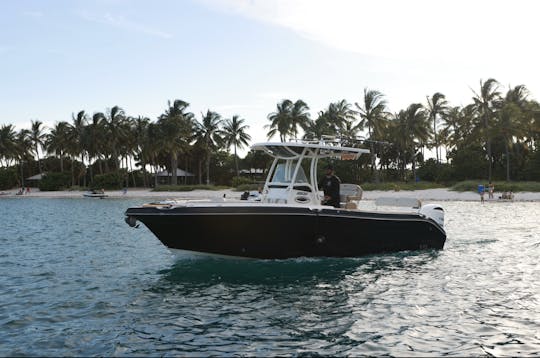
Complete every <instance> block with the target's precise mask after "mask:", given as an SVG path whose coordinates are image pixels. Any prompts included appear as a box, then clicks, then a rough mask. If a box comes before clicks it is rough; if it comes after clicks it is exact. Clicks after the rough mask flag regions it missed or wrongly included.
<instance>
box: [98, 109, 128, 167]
mask: <svg viewBox="0 0 540 358" xmlns="http://www.w3.org/2000/svg"><path fill="white" fill-rule="evenodd" d="M104 127H105V130H106V132H105V133H106V140H107V143H108V146H109V148H110V152H111V155H112V159H113V160H114V164H115V167H116V171H118V170H119V169H120V164H119V161H118V158H119V152H120V146H121V145H122V143H123V141H125V139H126V137H127V133H128V129H127V127H126V114H125V112H124V110H123V109H122V108H120V107H118V106H114V107H112V108H111V109H110V110H109V111H108V112H107V114H106V115H105V118H104Z"/></svg>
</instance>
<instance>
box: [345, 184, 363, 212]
mask: <svg viewBox="0 0 540 358" xmlns="http://www.w3.org/2000/svg"><path fill="white" fill-rule="evenodd" d="M363 192H364V191H363V190H362V188H361V187H360V185H356V184H340V185H339V196H340V198H339V201H340V206H341V207H343V208H347V209H349V208H350V209H354V208H353V207H352V206H355V207H356V203H354V202H355V201H359V200H362V194H363ZM349 203H350V204H351V205H349V207H347V204H349ZM353 204H354V205H353Z"/></svg>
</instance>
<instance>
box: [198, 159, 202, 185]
mask: <svg viewBox="0 0 540 358" xmlns="http://www.w3.org/2000/svg"><path fill="white" fill-rule="evenodd" d="M198 162H199V163H198V164H199V185H200V184H202V160H201V159H200V158H199V161H198Z"/></svg>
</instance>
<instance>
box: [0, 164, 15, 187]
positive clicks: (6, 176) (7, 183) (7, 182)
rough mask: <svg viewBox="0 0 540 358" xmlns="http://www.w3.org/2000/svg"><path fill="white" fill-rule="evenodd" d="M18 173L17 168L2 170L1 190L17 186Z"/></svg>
mask: <svg viewBox="0 0 540 358" xmlns="http://www.w3.org/2000/svg"><path fill="white" fill-rule="evenodd" d="M17 178H18V177H17V171H16V169H15V168H0V190H5V189H11V188H14V187H15V186H17V183H18V179H17Z"/></svg>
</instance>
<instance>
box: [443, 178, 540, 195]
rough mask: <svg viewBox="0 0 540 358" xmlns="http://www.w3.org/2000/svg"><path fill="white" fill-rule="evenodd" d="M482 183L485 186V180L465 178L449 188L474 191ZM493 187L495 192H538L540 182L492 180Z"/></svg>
mask: <svg viewBox="0 0 540 358" xmlns="http://www.w3.org/2000/svg"><path fill="white" fill-rule="evenodd" d="M479 184H482V185H484V186H487V184H488V183H487V182H486V181H485V180H465V181H461V182H459V183H456V184H455V185H453V186H452V187H451V188H450V190H454V191H462V192H463V191H474V192H476V191H477V190H478V185H479ZM493 185H494V187H495V192H503V191H513V192H520V191H529V192H540V182H533V181H525V182H505V181H496V182H493Z"/></svg>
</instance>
